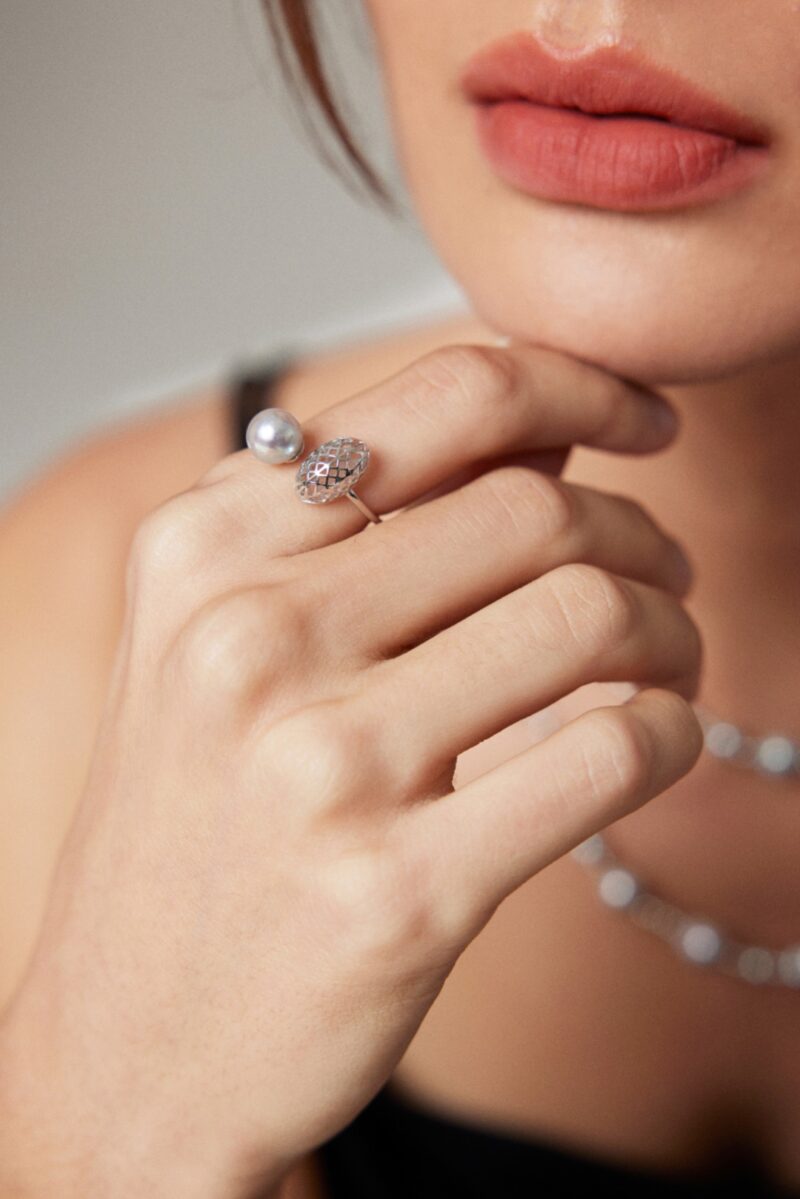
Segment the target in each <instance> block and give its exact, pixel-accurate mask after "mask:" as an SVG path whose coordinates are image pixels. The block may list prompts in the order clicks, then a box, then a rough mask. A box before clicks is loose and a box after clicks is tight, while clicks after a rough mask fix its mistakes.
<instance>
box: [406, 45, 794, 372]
mask: <svg viewBox="0 0 800 1199" xmlns="http://www.w3.org/2000/svg"><path fill="white" fill-rule="evenodd" d="M473 116H474V114H473V112H472V111H471V109H470V108H469V107H468V106H466V105H465V104H464V102H463V101H462V100H460V98H459V97H457V96H456V95H452V96H451V95H449V94H443V88H442V86H441V81H439V82H438V85H437V81H436V79H435V78H433V77H431V78H430V79H428V80H426V79H425V77H424V64H423V65H419V64H418V65H417V66H416V68H415V71H413V72H411V73H410V74H409V75H406V76H405V77H403V75H402V74H401V73H399V72H398V73H397V74H396V78H395V80H394V82H393V84H392V123H393V131H394V138H395V144H396V147H397V152H398V156H399V159H400V162H401V165H402V169H403V173H404V176H405V178H406V181H407V184H408V187H409V191H410V194H411V198H412V201H413V204H414V207H415V210H416V212H417V214H418V217H419V220H420V223H421V225H422V227H423V229H424V231H425V233H426V234H427V236H428V238H429V240H430V242H431V244H432V246H433V248H434V250H435V251H436V253H437V254H438V256H439V258H440V259H441V261H442V262H443V264H444V265H445V267H446V268H447V269H448V271H449V272H450V274H451V275H452V276H453V277H454V278H455V279H456V281H457V282H458V283H459V285H460V286H461V288H462V289H463V291H464V292H465V294H466V297H467V299H468V301H469V302H470V303H471V305H472V307H473V308H474V310H475V311H476V313H477V314H478V315H479V316H480V317H481V318H482V319H483V320H484V321H486V323H487V324H489V325H491V326H492V327H494V328H497V329H499V330H500V331H502V332H505V333H509V334H511V335H512V336H514V337H518V338H522V339H526V340H530V341H536V342H539V343H541V344H544V345H548V346H551V347H552V348H554V349H558V350H561V351H563V352H566V353H570V354H573V355H575V356H577V357H580V358H584V359H586V360H588V361H591V362H594V363H596V364H597V365H599V366H603V367H605V368H606V369H608V370H611V371H614V372H615V373H618V374H622V375H625V376H629V377H632V378H637V379H640V380H641V381H642V382H645V383H650V384H652V385H658V384H661V385H666V384H668V383H681V382H691V381H700V380H703V379H711V378H715V377H720V376H723V375H726V374H729V373H733V372H735V371H738V370H741V369H743V368H746V367H747V366H750V365H754V364H756V363H758V362H761V361H766V360H769V359H771V358H773V357H778V356H782V355H785V354H787V353H796V352H800V271H798V270H797V266H796V264H797V262H798V261H800V204H798V203H797V200H796V196H797V195H798V194H800V155H798V154H797V153H796V152H795V154H794V157H792V156H791V155H790V154H788V155H785V157H784V160H783V161H782V162H780V163H779V164H778V166H779V169H776V170H774V171H773V172H772V174H770V175H769V176H768V177H765V179H764V180H763V182H762V181H759V182H758V183H757V184H756V185H754V186H753V187H752V188H751V189H749V190H748V191H746V192H742V193H740V194H739V195H738V196H736V197H735V198H733V199H732V200H730V201H728V202H724V203H717V204H710V205H705V206H698V207H696V208H693V209H684V210H678V211H674V212H671V213H669V214H662V215H655V214H631V213H628V214H621V213H613V212H608V211H603V210H600V209H590V208H587V207H582V206H579V205H566V204H556V203H551V202H548V201H543V200H538V199H536V198H534V197H530V196H528V195H524V194H522V193H520V192H517V191H515V190H513V189H512V188H510V187H509V186H507V185H506V184H504V183H502V182H501V181H500V180H499V179H498V178H497V177H496V176H495V175H494V173H493V171H492V170H491V168H490V167H489V166H488V164H487V163H486V160H485V159H484V158H483V155H482V154H481V152H480V149H479V146H478V142H477V139H476V137H475V134H474V128H473Z"/></svg>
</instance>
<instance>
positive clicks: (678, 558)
mask: <svg viewBox="0 0 800 1199" xmlns="http://www.w3.org/2000/svg"><path fill="white" fill-rule="evenodd" d="M673 553H674V559H675V575H676V577H677V579H678V582H679V585H680V588H681V595H686V593H687V592H688V591H690V590H691V588H692V586H693V584H694V567H693V566H692V564H691V562H690V561H689V559H688V558H687V556H686V554H685V553H684V551H683V550H682V549H681V547H680V546H679V545H678V544H677V542H673Z"/></svg>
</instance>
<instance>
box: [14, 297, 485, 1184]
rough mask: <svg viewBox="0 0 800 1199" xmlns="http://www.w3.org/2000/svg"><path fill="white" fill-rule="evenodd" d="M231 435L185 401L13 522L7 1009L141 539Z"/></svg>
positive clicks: (293, 374)
mask: <svg viewBox="0 0 800 1199" xmlns="http://www.w3.org/2000/svg"><path fill="white" fill-rule="evenodd" d="M481 329H482V326H480V325H479V324H478V323H477V322H476V321H475V320H473V319H472V318H469V317H465V316H459V315H458V314H456V315H455V316H454V317H452V318H448V319H444V320H438V321H436V322H433V323H428V324H423V325H418V326H413V327H410V328H405V329H400V330H392V331H390V332H389V333H385V334H382V335H381V336H380V337H372V338H369V339H366V340H364V339H362V340H360V341H356V342H353V343H350V344H344V345H341V346H337V347H336V348H334V349H331V350H326V351H324V352H320V353H314V354H310V355H309V356H308V357H307V358H304V359H303V360H302V361H298V362H296V363H293V364H292V367H291V369H290V370H288V371H287V372H286V374H285V375H284V376H282V377H281V379H280V380H279V383H278V387H277V390H276V393H275V395H274V396H273V398H272V402H273V403H276V404H279V405H281V406H284V407H287V408H289V409H290V410H291V411H294V412H296V413H297V415H298V416H299V417H300V418H301V419H302V418H304V417H306V416H309V415H311V414H313V413H314V412H315V411H318V410H319V409H322V408H325V407H328V406H329V405H330V404H332V403H335V402H337V401H338V400H339V399H343V398H345V397H346V396H347V395H348V394H353V393H355V392H356V391H359V390H361V389H362V388H365V387H368V386H370V385H372V384H375V383H377V382H379V381H380V380H381V379H383V378H386V377H388V376H389V375H390V374H393V373H394V372H395V371H397V370H400V369H402V367H403V366H405V365H407V364H408V363H410V362H412V361H413V360H414V359H415V358H417V357H419V356H420V355H421V354H423V353H425V352H426V351H427V350H429V349H432V348H434V347H435V346H436V345H440V344H446V343H448V342H455V341H461V340H467V339H470V338H474V339H476V340H481V339H483V340H487V339H491V333H489V332H484V333H483V336H482V335H481ZM231 436H232V425H231V418H230V410H229V396H228V393H227V390H226V388H225V386H224V385H222V384H220V385H215V386H211V387H209V388H207V389H205V390H203V391H197V392H194V393H192V394H190V395H183V396H173V397H170V398H168V399H166V400H165V402H164V403H163V404H161V403H159V404H158V405H157V407H156V408H153V409H150V410H149V411H147V412H145V413H143V414H139V415H137V416H136V417H135V418H129V419H127V420H123V421H119V422H118V423H116V424H113V425H111V426H108V427H106V428H104V429H101V430H99V431H98V432H97V433H96V434H94V435H92V436H91V437H88V438H86V439H84V440H83V441H81V442H80V443H78V444H75V445H73V446H70V447H68V448H67V449H66V450H65V451H64V452H63V453H62V454H61V455H60V456H59V457H58V458H57V459H55V460H53V461H52V462H51V463H50V464H49V465H48V466H47V467H46V468H45V469H43V470H41V471H40V472H38V473H37V474H36V475H35V476H33V477H31V478H30V479H29V480H28V482H27V483H26V484H25V485H24V486H23V487H21V488H19V489H18V490H17V491H16V492H15V493H14V495H13V496H12V497H11V498H10V500H8V501H7V502H6V504H5V506H4V507H3V508H2V509H0V661H2V662H3V671H2V679H1V680H0V827H2V829H4V830H5V833H4V835H3V836H2V837H0V947H2V948H0V1009H2V1007H3V1004H4V1002H5V1000H6V999H7V998H8V997H9V996H10V994H11V991H12V990H13V987H14V985H15V983H16V981H17V980H18V978H19V976H20V974H21V971H22V969H23V967H24V963H25V961H26V960H27V956H28V954H29V951H30V948H31V946H32V943H33V939H34V937H35V933H36V930H37V928H38V925H39V922H40V919H41V915H42V912H43V908H44V902H45V897H46V894H47V889H48V885H49V880H50V876H51V872H52V869H53V866H54V864H55V859H56V856H57V853H58V850H59V848H60V845H61V842H62V840H63V837H64V834H65V832H66V830H67V827H68V825H69V822H70V820H71V818H72V815H73V812H74V808H75V804H76V802H77V799H78V797H79V796H80V794H81V791H82V789H83V784H84V779H85V775H86V771H87V769H88V764H89V760H90V757H91V751H92V745H93V741H94V736H95V732H96V728H97V724H98V721H99V717H100V713H101V711H102V706H103V702H104V698H105V691H106V687H107V683H108V679H109V675H110V668H111V664H112V660H113V654H114V649H115V647H116V643H117V640H118V636H119V632H120V629H121V623H122V617H123V605H124V575H125V563H126V561H127V556H128V551H129V547H130V542H131V538H132V536H133V534H134V532H135V529H136V527H137V525H138V524H139V522H140V521H141V520H142V518H143V517H144V516H145V515H146V513H147V512H148V511H150V510H151V509H152V508H154V507H156V506H157V505H158V504H160V503H161V502H162V501H164V500H166V499H168V498H169V497H170V496H171V495H174V494H176V493H177V492H179V491H182V490H184V489H186V488H188V487H191V486H192V485H193V484H194V483H195V482H196V480H197V479H198V478H199V477H200V475H202V474H203V473H204V472H205V471H206V470H207V469H208V468H209V467H210V466H212V465H213V464H214V462H216V461H217V460H218V459H219V458H220V457H222V456H223V455H224V454H226V453H228V452H229V451H230V450H231V449H232V444H231ZM298 1199H304V1197H302V1196H298Z"/></svg>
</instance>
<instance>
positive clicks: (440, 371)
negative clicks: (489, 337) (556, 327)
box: [414, 344, 519, 408]
mask: <svg viewBox="0 0 800 1199" xmlns="http://www.w3.org/2000/svg"><path fill="white" fill-rule="evenodd" d="M414 372H415V374H416V375H418V376H419V377H420V378H421V379H422V381H423V383H424V390H425V395H424V396H423V402H424V403H428V402H429V401H430V399H431V397H433V398H434V399H436V398H444V399H445V400H446V401H447V402H450V401H452V400H453V399H456V400H466V401H467V402H468V403H470V404H471V405H473V406H475V405H477V406H479V407H480V408H483V407H484V406H486V407H489V408H494V407H495V406H496V405H497V404H498V403H500V402H502V401H503V400H504V399H505V398H507V397H508V396H509V395H511V394H512V393H513V392H514V391H515V390H516V388H517V386H518V382H519V367H518V365H517V363H516V361H515V360H514V359H513V358H512V357H511V355H509V354H508V353H507V352H506V351H504V350H502V349H501V348H500V347H499V346H488V345H471V344H465V345H448V346H441V347H439V348H438V349H435V350H431V351H430V352H429V353H427V354H424V355H423V356H422V358H420V359H418V361H417V362H416V363H415V364H414Z"/></svg>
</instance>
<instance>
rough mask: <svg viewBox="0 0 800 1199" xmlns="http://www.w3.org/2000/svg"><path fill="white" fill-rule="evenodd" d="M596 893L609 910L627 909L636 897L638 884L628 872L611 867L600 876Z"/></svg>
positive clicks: (619, 867) (621, 868)
mask: <svg viewBox="0 0 800 1199" xmlns="http://www.w3.org/2000/svg"><path fill="white" fill-rule="evenodd" d="M598 893H599V895H600V898H601V899H602V901H603V903H606V904H608V906H609V907H610V908H627V907H628V905H629V904H631V903H633V901H634V899H635V898H636V896H637V895H638V893H639V884H638V883H637V881H636V879H635V878H634V876H633V875H632V874H631V872H630V870H625V869H624V868H623V867H622V866H612V867H611V868H610V869H609V870H606V871H605V872H604V873H603V874H602V875H601V876H600V882H599V884H598Z"/></svg>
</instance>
